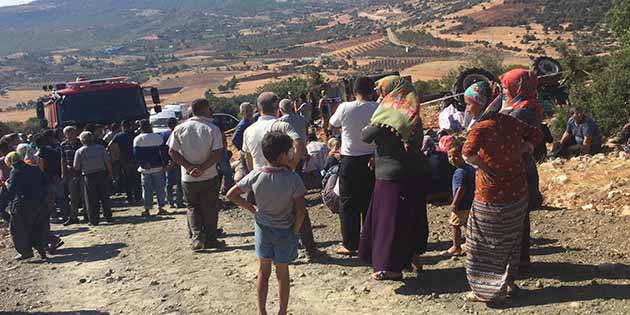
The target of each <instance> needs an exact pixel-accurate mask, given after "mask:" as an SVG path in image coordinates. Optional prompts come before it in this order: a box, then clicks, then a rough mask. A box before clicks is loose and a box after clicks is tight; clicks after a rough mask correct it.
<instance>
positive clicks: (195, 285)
mask: <svg viewBox="0 0 630 315" xmlns="http://www.w3.org/2000/svg"><path fill="white" fill-rule="evenodd" d="M115 205H116V207H115V212H114V217H115V218H116V220H117V221H116V222H115V223H114V224H113V225H101V226H99V227H96V228H91V227H87V226H83V225H77V226H71V227H61V226H57V225H55V226H53V229H54V231H55V233H58V234H60V235H61V236H62V237H63V239H64V240H65V242H66V244H65V246H64V247H63V248H61V249H60V250H59V251H58V253H57V254H56V255H53V256H52V257H51V258H50V261H49V262H48V263H45V264H42V263H38V262H37V261H33V262H28V263H20V264H16V263H15V262H14V261H13V260H12V257H13V255H14V254H15V253H14V250H13V249H12V248H10V247H4V246H0V247H2V248H0V296H1V298H0V313H1V314H63V315H70V314H81V315H110V314H133V315H135V314H138V315H145V314H169V315H178V314H254V313H255V309H256V304H255V301H256V299H255V279H256V258H255V254H254V250H253V249H254V236H253V221H252V220H253V219H252V218H251V217H250V216H249V215H247V214H246V211H244V210H239V209H233V208H232V207H231V206H230V205H229V204H227V203H226V204H224V207H223V208H224V209H225V210H223V211H221V214H220V225H221V226H222V227H223V228H224V229H225V231H226V233H227V237H226V238H225V240H226V242H227V244H228V248H227V249H225V250H222V251H209V252H206V253H200V254H194V253H192V252H191V250H190V249H189V246H190V241H189V240H188V239H187V232H186V219H185V216H184V215H182V214H174V215H169V216H164V217H159V218H158V217H153V218H150V219H145V218H141V217H140V216H139V214H140V212H141V209H139V208H128V207H127V206H125V205H124V204H123V203H122V202H121V200H116V203H115ZM308 206H309V212H310V216H311V220H312V221H313V225H314V234H315V238H316V240H317V242H318V246H319V248H320V249H321V250H322V251H325V252H326V253H327V254H328V256H326V257H324V258H322V259H320V260H318V261H315V262H310V263H309V262H307V261H306V260H305V258H304V256H303V254H301V256H300V258H299V259H298V260H297V261H296V262H295V264H293V265H292V266H291V278H292V287H291V300H290V305H289V310H290V313H291V314H295V315H298V314H307V315H310V314H344V315H345V314H357V315H358V314H435V315H442V314H456V315H459V314H462V315H464V314H466V315H467V314H490V315H505V314H509V315H520V314H540V315H552V314H553V315H556V314H629V313H630V302H628V301H630V254H628V252H629V246H630V245H628V244H629V243H628V242H627V240H628V239H629V238H630V229H628V228H627V227H628V225H629V224H630V218H625V217H622V218H618V217H610V216H607V215H604V214H601V213H597V212H594V211H583V210H570V209H554V208H547V209H545V210H539V211H535V212H533V213H532V238H533V241H532V244H533V245H532V250H531V254H532V261H533V265H532V266H531V268H530V269H529V272H527V273H525V274H524V275H523V277H522V278H521V279H519V280H518V281H517V284H518V285H519V286H521V287H522V288H523V292H521V293H520V294H519V295H518V296H516V297H515V298H513V299H512V300H511V301H509V302H508V303H507V304H505V305H501V306H498V308H489V307H487V306H485V305H481V304H470V303H467V302H465V301H464V300H463V296H464V294H465V293H466V292H467V291H469V287H468V284H467V281H466V273H465V269H464V259H460V258H457V259H451V258H449V257H446V256H444V255H443V254H442V253H443V251H444V250H446V249H448V247H449V246H450V235H449V233H450V232H449V231H450V228H449V226H448V215H449V210H448V209H447V208H446V207H435V206H430V207H429V210H428V213H429V222H430V230H431V231H430V238H429V251H428V252H427V253H426V254H424V255H423V256H422V257H423V258H422V259H423V263H424V264H425V268H424V272H423V273H422V274H419V275H416V274H414V273H410V272H406V273H405V280H404V281H402V282H392V281H386V282H376V281H373V280H371V279H370V273H371V272H372V270H371V268H370V267H368V266H366V265H364V264H362V263H361V262H360V261H358V260H357V259H356V258H352V259H349V258H344V257H339V256H336V255H334V254H333V250H334V248H335V247H336V246H337V244H338V242H339V240H340V235H339V219H338V217H337V216H336V215H333V214H331V213H330V212H329V211H328V210H327V209H325V208H324V207H323V206H322V205H321V203H320V201H319V198H318V196H317V194H311V195H309V196H308ZM5 245H6V244H5ZM276 291H277V285H276V282H275V280H274V277H272V278H271V281H270V291H269V293H270V295H269V304H268V310H269V311H270V312H271V313H274V312H275V311H276V310H277V307H278V304H277V298H276ZM3 312H7V313H3Z"/></svg>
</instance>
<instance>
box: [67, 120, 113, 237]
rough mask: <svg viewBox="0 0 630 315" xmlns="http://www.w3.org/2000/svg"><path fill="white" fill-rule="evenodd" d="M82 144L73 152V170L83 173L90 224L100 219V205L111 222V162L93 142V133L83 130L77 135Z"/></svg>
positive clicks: (103, 149) (96, 222)
mask: <svg viewBox="0 0 630 315" xmlns="http://www.w3.org/2000/svg"><path fill="white" fill-rule="evenodd" d="M79 140H81V143H83V146H82V147H81V148H80V149H79V150H77V152H76V153H75V154H74V164H73V167H74V170H75V171H78V172H80V173H81V175H83V185H84V192H85V194H84V195H85V197H86V199H87V202H86V203H87V216H88V220H89V221H90V224H91V225H93V226H96V225H98V224H99V221H100V211H99V210H100V207H102V208H103V216H104V217H105V221H106V222H108V223H111V222H113V219H112V207H111V202H110V199H109V193H110V179H111V177H112V162H111V160H110V158H109V154H107V150H106V149H105V147H104V146H102V145H100V144H96V143H95V142H94V135H93V134H92V133H91V132H89V131H84V132H82V133H81V134H80V135H79Z"/></svg>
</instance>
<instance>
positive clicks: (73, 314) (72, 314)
mask: <svg viewBox="0 0 630 315" xmlns="http://www.w3.org/2000/svg"><path fill="white" fill-rule="evenodd" d="M28 314H37V315H109V313H108V312H101V311H67V312H0V315H28Z"/></svg>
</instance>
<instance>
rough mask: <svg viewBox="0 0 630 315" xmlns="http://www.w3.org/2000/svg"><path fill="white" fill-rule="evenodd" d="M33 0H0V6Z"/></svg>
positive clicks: (31, 0)
mask: <svg viewBox="0 0 630 315" xmlns="http://www.w3.org/2000/svg"><path fill="white" fill-rule="evenodd" d="M29 2H33V0H0V7H6V6H8V5H16V4H23V3H29Z"/></svg>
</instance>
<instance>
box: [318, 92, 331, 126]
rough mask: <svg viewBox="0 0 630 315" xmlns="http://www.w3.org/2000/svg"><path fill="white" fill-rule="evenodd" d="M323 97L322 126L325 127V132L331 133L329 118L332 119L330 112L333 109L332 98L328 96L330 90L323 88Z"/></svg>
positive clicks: (320, 108) (321, 99) (320, 104)
mask: <svg viewBox="0 0 630 315" xmlns="http://www.w3.org/2000/svg"><path fill="white" fill-rule="evenodd" d="M321 96H322V97H321V98H320V99H319V106H318V109H319V116H320V117H321V119H322V128H323V129H324V132H326V135H329V133H330V124H329V120H330V113H331V111H332V108H331V107H332V100H331V99H330V98H329V97H328V91H326V90H322V92H321Z"/></svg>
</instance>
